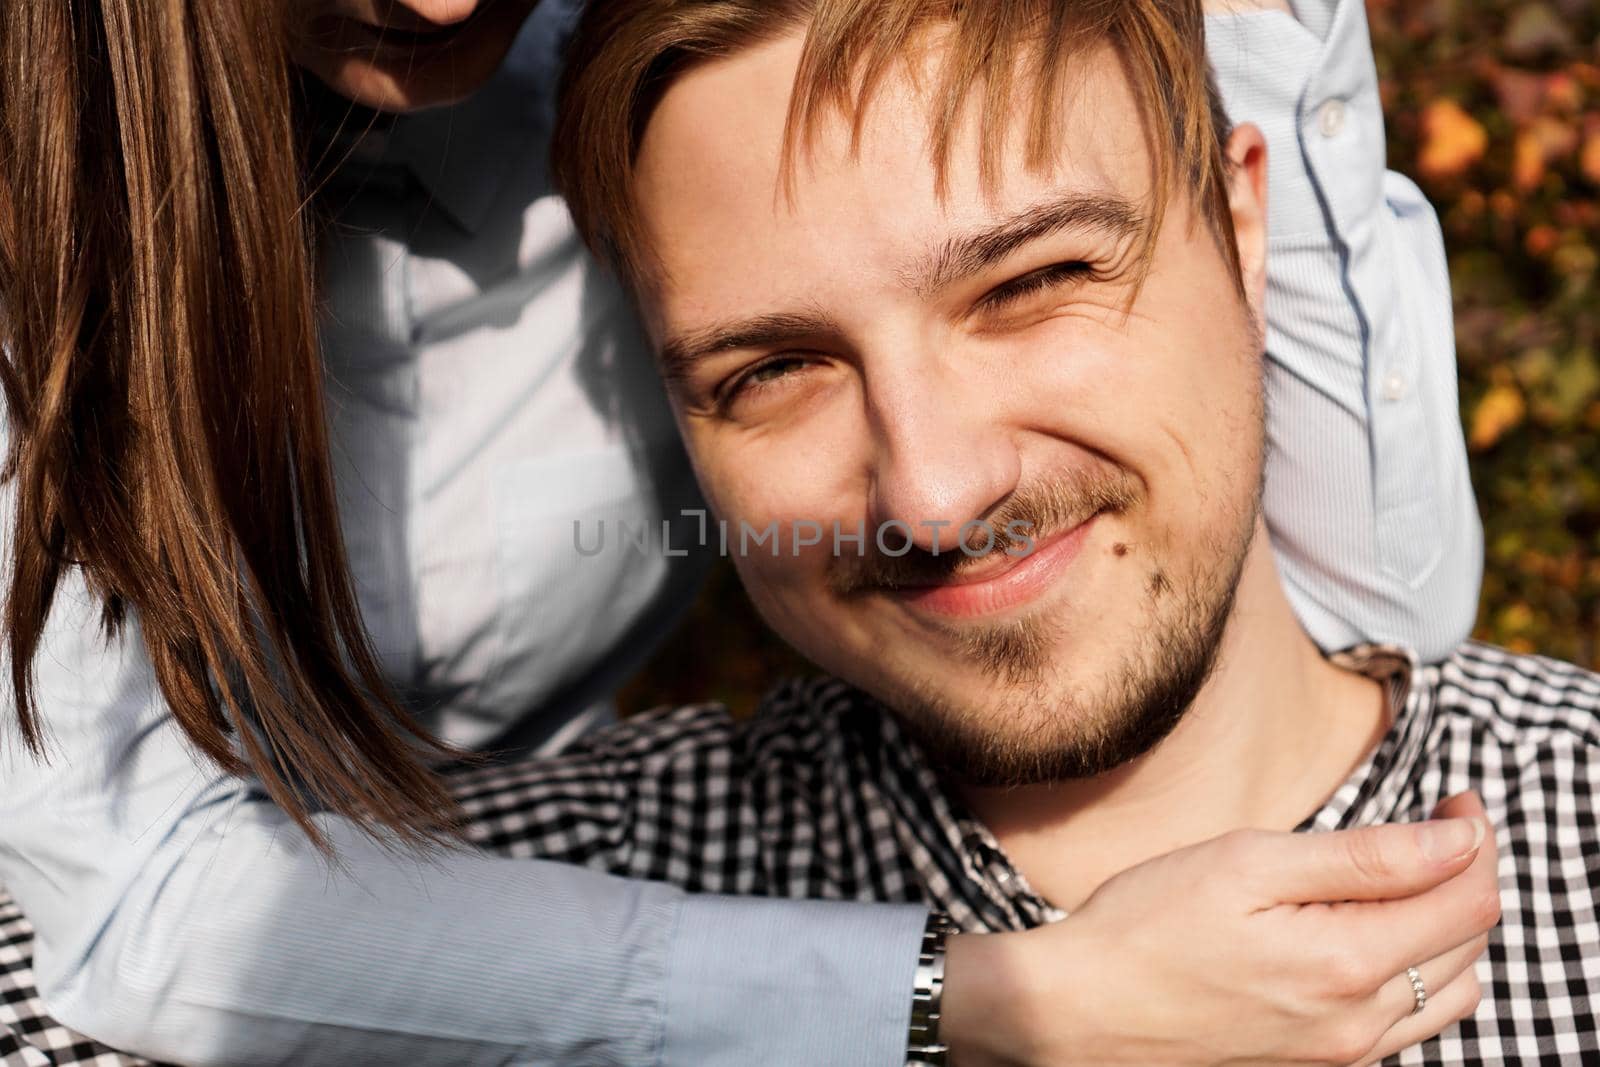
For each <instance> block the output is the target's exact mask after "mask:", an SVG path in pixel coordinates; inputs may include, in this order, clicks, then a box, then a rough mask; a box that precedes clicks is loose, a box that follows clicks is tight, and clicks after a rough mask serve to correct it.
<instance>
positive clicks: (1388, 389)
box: [1383, 371, 1406, 400]
mask: <svg viewBox="0 0 1600 1067" xmlns="http://www.w3.org/2000/svg"><path fill="white" fill-rule="evenodd" d="M1405 395H1406V380H1405V379H1404V378H1402V377H1400V375H1398V374H1396V373H1394V372H1392V371H1391V372H1390V373H1389V374H1387V375H1385V376H1384V379H1383V398H1384V399H1385V400H1400V399H1403V398H1404V397H1405Z"/></svg>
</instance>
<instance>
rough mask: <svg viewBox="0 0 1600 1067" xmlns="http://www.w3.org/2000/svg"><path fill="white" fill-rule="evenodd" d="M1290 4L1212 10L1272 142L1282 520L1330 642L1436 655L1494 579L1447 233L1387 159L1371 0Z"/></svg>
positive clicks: (1216, 42)
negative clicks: (1478, 490)
mask: <svg viewBox="0 0 1600 1067" xmlns="http://www.w3.org/2000/svg"><path fill="white" fill-rule="evenodd" d="M1286 7H1287V5H1286V4H1285V3H1284V2H1283V0H1273V2H1259V0H1209V2H1208V4H1207V10H1208V11H1210V12H1212V13H1213V16H1214V17H1212V18H1210V19H1208V21H1207V26H1206V30H1207V36H1208V49H1209V52H1210V55H1211V60H1212V64H1213V66H1214V68H1215V70H1216V73H1217V79H1218V82H1219V85H1220V87H1221V89H1222V91H1223V95H1224V97H1225V100H1226V102H1227V106H1228V110H1229V115H1230V117H1231V118H1232V119H1233V120H1234V121H1235V122H1253V123H1255V124H1256V125H1258V126H1260V127H1261V129H1262V131H1263V132H1264V133H1265V134H1266V137H1267V141H1268V145H1269V163H1270V166H1271V181H1270V185H1269V188H1270V189H1271V195H1270V203H1269V225H1270V246H1269V255H1268V267H1267V271H1268V296H1267V320H1268V321H1267V352H1268V355H1269V357H1270V363H1269V366H1268V372H1267V387H1268V427H1267V428H1268V435H1269V441H1270V448H1269V450H1268V457H1267V477H1266V493H1265V508H1266V516H1267V523H1268V526H1269V528H1270V530H1271V533H1272V539H1273V544H1274V546H1275V547H1276V549H1277V556H1278V565H1279V568H1280V571H1281V573H1282V575H1283V578H1284V581H1285V584H1286V587H1287V589H1288V591H1289V597H1290V600H1291V601H1292V602H1293V604H1294V606H1295V609H1296V611H1297V612H1298V613H1299V615H1300V619H1301V621H1302V623H1303V624H1304V625H1305V627H1306V629H1307V630H1308V631H1309V632H1310V634H1311V636H1312V637H1313V638H1314V639H1315V640H1316V641H1317V643H1318V644H1319V645H1321V646H1322V647H1323V648H1324V649H1330V650H1331V649H1337V648H1342V647H1346V646H1349V645H1352V644H1356V643H1358V642H1362V641H1397V642H1400V643H1403V644H1406V645H1409V646H1411V647H1413V648H1415V649H1416V650H1417V651H1418V652H1419V653H1420V654H1421V656H1422V657H1423V658H1424V659H1425V660H1428V659H1436V658H1438V657H1440V656H1442V655H1444V654H1445V653H1446V652H1448V651H1449V649H1450V648H1452V647H1453V646H1454V645H1455V644H1456V643H1458V642H1459V641H1461V640H1462V639H1463V638H1464V637H1465V636H1466V635H1467V633H1468V631H1469V630H1470V628H1471V625H1472V621H1473V616H1474V613H1475V611H1476V607H1477V598H1478V587H1479V582H1480V580H1481V577H1482V528H1481V525H1480V523H1479V521H1478V513H1477V507H1476V504H1475V503H1474V501H1473V497H1472V487H1471V483H1470V480H1469V476H1468V470H1467V457H1466V447H1465V444H1464V441H1463V439H1462V433H1461V422H1460V416H1459V413H1458V410H1457V399H1456V367H1455V344H1454V327H1453V323H1452V318H1451V307H1450V287H1449V276H1448V274H1447V272H1446V269H1445V260H1444V246H1443V239H1442V236H1441V234H1440V231H1439V226H1438V222H1437V220H1436V219H1435V217H1434V214H1433V210H1432V208H1430V207H1429V205H1428V203H1427V201H1426V200H1425V199H1423V197H1422V195H1421V193H1420V192H1419V191H1418V190H1417V188H1416V186H1415V185H1413V184H1412V183H1411V182H1410V181H1409V180H1407V179H1405V178H1403V177H1401V176H1400V175H1397V174H1394V173H1392V172H1388V173H1386V172H1385V170H1384V132H1383V115H1382V111H1381V108H1380V103H1379V99H1378V82H1377V74H1376V71H1375V69H1374V67H1373V62H1372V54H1371V45H1370V41H1369V39H1368V35H1367V24H1366V14H1365V10H1364V9H1363V7H1362V5H1361V4H1360V3H1359V2H1356V0H1299V2H1298V3H1296V4H1295V5H1294V11H1295V14H1296V15H1298V16H1299V17H1298V20H1297V19H1295V18H1294V17H1291V16H1290V15H1288V14H1284V13H1270V12H1269V13H1253V12H1254V11H1256V10H1258V9H1263V8H1272V9H1276V10H1277V11H1278V12H1283V11H1284V10H1285V9H1286Z"/></svg>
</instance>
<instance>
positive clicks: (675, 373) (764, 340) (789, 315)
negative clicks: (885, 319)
mask: <svg viewBox="0 0 1600 1067" xmlns="http://www.w3.org/2000/svg"><path fill="white" fill-rule="evenodd" d="M838 332H839V328H838V326H837V324H835V323H834V321H833V320H832V319H830V318H828V316H826V315H823V314H822V313H820V312H777V313H774V314H769V315H755V316H752V317H750V318H748V319H738V320H735V321H732V322H725V323H718V324H716V325H712V326H706V327H702V328H701V329H698V330H691V331H689V332H687V333H683V334H679V335H677V336H675V337H669V338H668V339H667V341H666V343H665V344H663V345H662V346H661V375H662V377H664V378H666V379H667V381H669V382H671V381H681V380H682V379H683V378H684V377H686V376H687V375H688V373H689V372H690V371H691V370H692V369H693V368H694V364H695V363H696V361H698V360H700V359H703V358H704V357H706V356H709V355H713V354H715V353H717V352H731V351H734V350H736V349H740V348H764V347H768V346H771V345H780V344H783V343H785V342H790V341H795V340H797V339H799V338H803V337H817V336H819V335H824V334H833V335H837V334H838Z"/></svg>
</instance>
